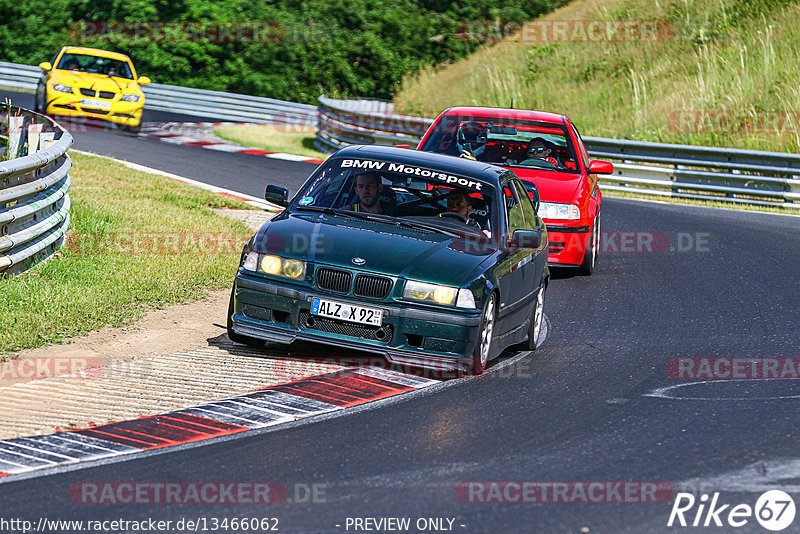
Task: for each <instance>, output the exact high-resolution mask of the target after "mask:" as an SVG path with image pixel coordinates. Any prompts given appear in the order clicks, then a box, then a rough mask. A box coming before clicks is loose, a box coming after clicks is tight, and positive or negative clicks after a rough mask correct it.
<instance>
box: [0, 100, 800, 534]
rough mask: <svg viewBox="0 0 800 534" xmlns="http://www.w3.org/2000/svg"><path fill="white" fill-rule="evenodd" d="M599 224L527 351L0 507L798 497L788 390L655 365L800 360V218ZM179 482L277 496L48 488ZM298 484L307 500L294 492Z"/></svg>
mask: <svg viewBox="0 0 800 534" xmlns="http://www.w3.org/2000/svg"><path fill="white" fill-rule="evenodd" d="M0 97H2V94H0ZM21 100H22V99H21V98H20V101H19V102H17V100H16V99H15V103H19V104H22V105H24V104H25V103H24V102H22V101H21ZM148 120H149V121H158V120H162V119H159V118H148ZM75 145H76V147H77V148H81V149H83V150H91V151H95V152H98V153H103V154H107V155H113V156H116V157H119V158H122V159H127V160H130V161H135V162H137V163H142V164H145V165H148V166H151V167H156V168H159V169H163V170H167V171H170V172H174V173H177V174H181V175H183V176H186V177H188V178H192V179H196V180H201V181H208V182H209V183H213V184H214V185H218V186H223V187H230V188H232V189H235V190H238V191H241V192H244V193H248V194H253V195H258V196H260V195H261V194H262V193H263V188H264V186H265V185H266V184H267V183H278V184H292V185H293V186H294V187H295V188H296V187H297V185H299V183H300V181H301V180H302V179H303V177H304V176H305V175H307V173H308V172H309V171H310V170H312V169H313V167H314V166H313V165H309V164H302V163H301V164H298V163H291V162H282V161H276V160H269V159H267V158H258V157H254V156H253V157H251V156H246V155H240V154H225V153H210V152H211V151H208V150H202V149H199V148H193V147H184V146H173V145H169V144H167V143H159V142H157V141H150V140H147V139H142V138H135V139H134V138H132V136H130V135H127V134H122V133H118V132H108V131H105V132H102V133H98V134H91V135H90V134H85V135H84V134H81V135H76V143H75ZM215 170H216V171H217V172H215ZM223 170H224V172H223ZM602 221H603V249H604V250H603V252H602V253H601V256H600V260H599V262H598V266H597V270H596V272H595V275H594V276H592V277H573V276H571V275H570V274H569V273H568V272H556V273H555V279H554V280H553V281H552V283H551V285H550V289H549V291H548V294H547V303H546V307H545V311H546V314H547V316H548V318H549V320H550V325H551V330H550V333H549V335H548V338H547V341H546V343H545V345H544V346H543V347H542V348H541V349H540V350H539V351H536V352H535V353H531V354H526V355H520V356H518V357H512V358H510V359H507V360H506V363H507V364H508V365H506V366H505V367H502V368H499V369H498V368H496V370H495V371H494V372H490V373H488V374H486V375H484V376H482V377H479V378H476V379H462V380H450V381H447V382H444V383H443V384H441V385H437V386H432V387H429V388H427V389H425V390H421V391H419V392H415V393H410V394H407V395H404V396H402V397H399V398H398V399H389V400H387V401H380V402H378V403H373V404H371V405H367V406H366V407H363V408H359V409H355V410H351V411H345V412H339V414H338V415H336V416H330V417H322V418H316V419H310V420H306V421H304V422H301V423H298V424H294V425H291V426H289V427H283V428H280V429H278V430H276V431H264V432H260V431H257V432H254V433H248V434H245V435H243V436H234V437H230V438H224V439H219V440H216V441H212V442H207V443H206V444H203V445H199V446H198V445H194V446H182V447H180V448H172V449H169V451H164V452H162V453H154V454H149V455H144V456H137V457H135V458H132V459H129V460H126V461H117V462H116V463H109V464H95V465H92V466H90V467H84V468H82V469H73V470H68V471H63V472H54V471H50V473H51V474H46V475H42V474H40V473H36V474H34V475H32V476H31V478H27V479H26V478H20V479H9V480H8V481H7V482H3V483H2V484H0V517H5V518H8V517H17V518H26V519H30V520H32V521H34V524H36V522H37V521H38V519H39V518H41V517H46V518H48V519H83V520H86V519H91V520H114V519H120V518H121V519H127V520H142V519H146V518H154V519H157V520H172V521H173V522H174V521H177V520H179V519H181V518H189V519H192V520H196V519H198V518H206V519H207V521H209V523H208V525H209V526H210V525H211V523H210V521H211V520H212V518H218V519H220V520H221V519H222V518H229V519H230V518H234V517H237V518H241V517H247V518H265V517H273V518H278V520H279V523H278V529H279V531H281V532H354V531H356V530H355V529H354V527H353V526H352V525H353V523H352V518H362V519H363V518H366V517H372V518H387V517H407V518H410V519H411V523H412V525H413V524H414V523H415V522H416V521H417V519H419V518H445V519H453V520H454V521H453V523H452V530H453V531H456V532H464V533H473V532H486V533H502V532H525V533H527V532H543V533H555V532H561V533H568V532H572V533H578V532H595V533H596V532H611V533H617V532H630V533H644V532H682V531H695V530H699V529H692V528H680V527H677V526H674V527H672V528H669V527H667V521H668V519H669V517H670V511H671V508H672V500H673V498H674V492H678V491H688V492H694V493H697V494H698V495H699V493H700V492H703V493H706V494H709V495H710V494H713V493H714V492H719V493H720V503H721V504H722V503H724V504H730V505H731V506H733V505H736V504H740V503H745V504H748V505H750V506H754V505H755V502H756V499H757V498H758V496H759V495H760V494H761V493H763V492H764V491H765V490H767V489H772V488H781V489H784V491H789V492H792V491H794V492H800V485H798V479H799V478H800V456H798V447H797V440H798V431H797V428H798V427H797V423H796V419H795V417H796V416H797V413H798V409H799V408H800V381H798V380H775V379H771V380H713V381H708V380H704V379H702V378H700V379H698V380H678V379H676V378H673V376H674V372H671V371H670V369H672V370H673V371H674V367H672V365H673V364H672V363H670V360H671V359H673V358H690V357H696V358H700V357H704V358H715V357H716V358H721V357H724V358H734V357H738V358H748V357H750V358H753V357H756V358H781V357H784V358H789V357H793V358H797V357H798V356H800V334H799V332H800V304H798V303H799V302H800V283H799V282H800V275H798V272H799V271H798V260H800V231H798V230H800V218H797V217H789V216H780V215H771V214H759V213H751V212H739V211H731V210H717V209H710V208H703V207H691V206H680V205H670V204H660V203H649V202H639V201H634V200H625V199H614V198H608V197H607V198H606V199H605V200H604V203H603V215H602ZM509 362H510V363H509ZM673 362H674V360H673ZM192 481H194V482H199V481H215V482H237V481H238V482H276V483H279V484H282V485H283V486H284V487H285V488H287V491H288V500H287V501H286V502H280V503H276V504H270V505H253V504H217V505H197V504H182V505H169V506H167V505H164V504H135V505H134V504H129V505H119V504H117V505H96V504H95V505H92V504H84V503H81V502H80V499H76V498H75V494H74V493H73V495H72V498H71V496H70V493H69V491H70V487H71V486H72V485H73V484H76V483H81V482H151V483H161V482H192ZM480 481H483V482H489V481H497V482H503V481H505V482H513V481H516V482H522V481H528V482H540V483H545V482H546V483H557V482H566V483H574V482H581V481H583V482H587V483H588V482H590V481H596V482H603V483H613V482H620V481H626V482H649V483H655V484H661V486H660V487H671V488H672V492H670V493H669V494H668V497H667V498H666V499H659V500H660V501H661V502H656V503H653V502H646V503H642V502H632V501H636V500H637V499H636V498H635V497H627V498H626V497H625V495H624V494H623V496H622V497H623V499H622V500H627V501H629V502H624V503H619V502H613V503H607V502H599V503H588V502H575V500H576V499H573V500H572V502H558V503H545V504H542V503H538V502H537V503H532V502H524V503H520V502H503V503H497V502H489V503H486V502H474V501H476V500H480V499H481V498H482V496H483V497H485V496H486V495H488V493H484V492H482V491H477V492H476V493H475V494H474V496H472V497H471V496H470V495H471V494H469V493H468V492H465V491H463V489H464V488H465V487H470V488H475V487H479V488H486V487H489V485H488V484H484V485H483V486H480V485H477V486H476V485H472V486H470V485H469V483H470V482H480ZM666 484H669V486H666ZM314 485H316V486H314ZM311 487H316V488H317V489H318V493H317V496H316V498H306V497H307V491H306V489H308V488H311ZM792 488H793V489H792ZM515 495H516V494H515ZM513 497H514V495H507V496H506V499H505V500H506V501H511V500H514V498H513ZM517 500H518V499H517ZM577 500H578V501H580V500H579V499H577ZM76 501H77V502H76ZM290 501H291V502H290ZM696 511H697V507H696V506H695V508H693V509H692V510H691V513H688V512H687V514H686V517H687V520H689V521H691V520H693V519H694V515H695V512H696ZM726 514H727V511H726V512H725V514H723V515H722V518H723V519H724V517H725V515H726ZM348 518H351V523H348ZM703 520H705V515H704V516H703ZM796 521H797V520H796ZM173 524H174V523H173ZM348 524H349V525H351V526H350V527H349V528H348V527H347V525H348ZM448 524H449V523H448V521H444V525H445V526H447V525H448ZM797 524H798V523H795V525H797ZM337 525H338V526H337ZM583 527H587V528H588V530H582V529H583ZM731 530H735V531H736V532H765V530H764V529H763V528H761V527H760V525H759V524H758V522H757V521H756V520H755V518H752V517H751V518H750V519H749V521H748V522H747V524H746V525H745V526H743V527H741V528H737V529H732V527H730V526H727V525H726V526H725V527H724V528H719V527H717V528H713V527H712V528H706V529H704V530H703V531H704V532H729V531H731ZM361 531H364V529H362V530H361ZM412 531H414V530H413V529H412ZM427 531H434V530H432V529H428V530H427ZM786 532H797V528H794V530H792V529H789V530H787V531H786Z"/></svg>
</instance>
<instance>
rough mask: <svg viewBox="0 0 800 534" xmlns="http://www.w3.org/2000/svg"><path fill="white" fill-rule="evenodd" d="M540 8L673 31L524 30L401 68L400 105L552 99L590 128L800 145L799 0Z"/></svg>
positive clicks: (607, 133) (694, 140) (521, 103)
mask: <svg viewBox="0 0 800 534" xmlns="http://www.w3.org/2000/svg"><path fill="white" fill-rule="evenodd" d="M542 20H545V21H547V20H549V21H563V20H583V21H593V20H600V21H611V22H613V21H617V22H619V21H652V20H658V21H661V22H662V23H665V24H666V25H668V26H666V27H668V28H671V30H672V33H671V36H670V37H669V38H664V39H660V40H656V41H655V42H645V41H637V40H635V39H634V40H629V41H624V40H616V41H615V40H610V39H601V40H597V41H589V40H585V39H584V40H582V39H581V37H580V35H578V37H577V38H572V37H571V35H570V36H568V38H566V39H564V38H560V39H556V40H555V41H551V42H549V43H534V42H532V41H530V40H528V41H527V42H526V41H524V40H522V39H520V35H519V34H517V35H515V36H512V37H509V38H506V39H504V40H502V41H500V42H499V43H497V44H495V45H493V46H487V47H485V48H483V49H481V50H479V51H478V52H476V53H475V54H473V55H471V56H470V57H468V58H466V59H464V60H462V61H458V62H456V63H453V64H450V65H443V66H430V67H429V68H426V69H423V70H422V71H420V72H417V73H416V74H414V75H412V76H408V77H406V78H405V79H404V80H403V83H402V85H401V89H400V91H399V92H398V94H397V95H396V97H395V104H396V105H397V109H398V112H402V113H408V114H414V115H420V114H424V115H427V116H435V114H437V113H438V112H440V111H441V110H442V109H444V108H446V107H449V106H454V105H489V106H500V107H508V106H509V104H510V103H511V102H512V100H513V102H514V106H515V107H518V108H527V109H540V110H546V111H556V112H560V113H564V114H566V115H568V116H569V117H570V118H571V119H572V120H573V121H575V123H576V124H577V125H578V126H579V127H580V129H581V133H582V134H583V135H587V136H599V137H614V138H623V139H634V140H646V141H654V142H669V143H682V144H692V145H707V146H724V147H730V148H746V149H755V150H771V151H779V152H797V151H798V150H800V90H798V87H800V69H798V68H797V65H798V64H800V47H798V46H797V43H798V41H800V26H798V25H797V23H796V21H797V20H800V3H797V2H796V1H789V0H717V1H714V2H689V1H664V0H605V1H599V0H575V1H574V2H571V3H570V4H568V5H566V6H564V7H563V8H560V9H558V10H556V11H554V12H553V13H551V14H549V15H545V16H544V17H542Z"/></svg>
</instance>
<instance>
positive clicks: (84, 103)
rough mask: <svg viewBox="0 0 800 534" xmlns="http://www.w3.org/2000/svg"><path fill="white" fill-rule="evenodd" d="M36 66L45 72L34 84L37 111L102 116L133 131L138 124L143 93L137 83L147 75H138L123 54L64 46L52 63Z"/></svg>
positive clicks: (139, 126)
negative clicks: (36, 83) (37, 82)
mask: <svg viewBox="0 0 800 534" xmlns="http://www.w3.org/2000/svg"><path fill="white" fill-rule="evenodd" d="M39 67H40V68H41V69H42V70H43V71H44V74H42V77H41V79H40V80H39V84H38V86H37V87H36V100H35V109H36V111H38V112H40V113H45V114H48V115H60V116H66V117H91V118H94V119H102V120H104V121H109V122H111V123H114V124H117V125H119V126H121V127H122V128H124V129H126V130H129V131H133V132H138V131H139V129H140V128H141V122H142V108H143V107H144V93H142V90H141V88H140V87H139V86H141V85H147V84H148V83H150V78H148V77H147V76H141V77H138V78H137V76H136V69H134V68H133V63H132V62H131V60H130V58H129V57H128V56H126V55H125V54H119V53H117V52H108V51H106V50H98V49H96V48H83V47H77V46H65V47H64V48H62V49H61V50H60V51H59V52H58V54H56V56H55V57H54V58H53V62H52V63H50V62H48V61H45V62H44V63H40V64H39Z"/></svg>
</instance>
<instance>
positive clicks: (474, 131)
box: [420, 115, 580, 173]
mask: <svg viewBox="0 0 800 534" xmlns="http://www.w3.org/2000/svg"><path fill="white" fill-rule="evenodd" d="M420 148H421V150H424V151H426V152H437V153H440V154H450V155H451V156H459V155H469V156H470V157H474V158H475V159H477V160H478V161H484V162H486V163H492V164H495V165H502V166H503V167H522V168H531V169H543V170H548V171H558V172H570V173H577V172H580V171H579V170H578V165H577V159H576V158H575V150H574V147H573V146H572V141H571V140H570V138H569V136H568V135H567V131H566V129H565V127H564V125H559V124H552V123H546V122H539V121H530V120H521V119H510V118H487V117H468V116H461V115H445V116H444V117H442V118H441V119H440V120H439V122H438V123H436V126H435V127H434V130H433V131H432V132H431V134H430V135H429V136H428V137H427V139H426V140H425V144H424V145H422V147H420Z"/></svg>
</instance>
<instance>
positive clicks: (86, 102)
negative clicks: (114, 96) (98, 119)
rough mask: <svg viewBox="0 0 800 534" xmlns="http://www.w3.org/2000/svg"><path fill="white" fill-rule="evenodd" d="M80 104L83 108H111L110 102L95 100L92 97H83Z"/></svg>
mask: <svg viewBox="0 0 800 534" xmlns="http://www.w3.org/2000/svg"><path fill="white" fill-rule="evenodd" d="M81 106H83V107H85V108H97V109H111V102H105V101H103V100H95V99H94V98H84V99H83V100H81Z"/></svg>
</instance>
